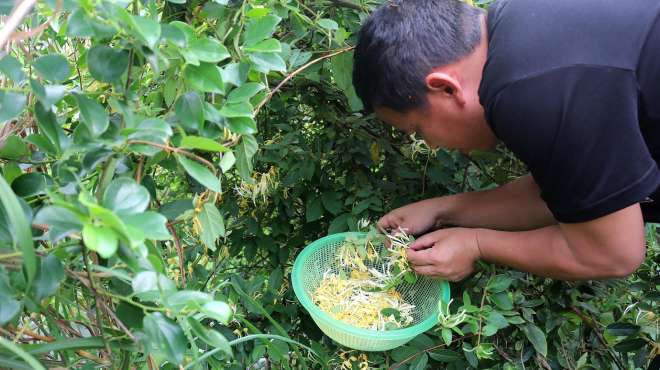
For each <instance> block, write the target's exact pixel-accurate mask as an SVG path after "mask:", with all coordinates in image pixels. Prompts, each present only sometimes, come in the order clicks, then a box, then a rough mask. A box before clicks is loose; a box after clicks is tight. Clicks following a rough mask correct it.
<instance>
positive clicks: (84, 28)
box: [66, 8, 94, 38]
mask: <svg viewBox="0 0 660 370" xmlns="http://www.w3.org/2000/svg"><path fill="white" fill-rule="evenodd" d="M66 35H67V36H69V37H83V38H89V37H92V36H94V27H93V26H92V21H91V20H90V19H89V17H88V16H87V14H86V13H85V11H84V10H83V9H81V8H78V9H76V10H74V11H73V12H72V13H71V15H70V16H69V20H68V22H67V28H66Z"/></svg>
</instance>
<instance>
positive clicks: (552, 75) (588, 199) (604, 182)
mask: <svg viewBox="0 0 660 370" xmlns="http://www.w3.org/2000/svg"><path fill="white" fill-rule="evenodd" d="M659 13H660V1H658V0H632V1H621V0H579V1H577V0H500V1H498V2H496V3H494V4H492V5H491V7H490V8H489V11H488V36H489V46H488V59H487V62H486V65H485V67H484V74H483V79H482V82H481V86H480V88H479V97H480V100H481V104H482V105H483V106H484V109H485V111H486V118H487V120H488V122H489V124H490V126H491V127H492V129H493V131H494V132H495V134H496V135H497V137H498V138H499V139H500V140H502V141H503V142H504V143H505V144H506V145H507V147H508V148H509V149H511V150H512V151H513V152H514V153H515V154H516V155H517V156H518V157H519V158H520V159H521V160H522V161H523V162H525V164H526V165H527V166H528V168H529V170H530V172H531V174H532V176H533V177H534V179H535V180H536V182H537V183H538V184H539V187H540V188H541V196H542V198H543V199H544V200H545V201H546V203H547V204H548V207H549V208H550V210H551V211H552V213H553V214H554V216H555V217H556V219H557V220H558V221H560V222H569V223H570V222H582V221H589V220H593V219H595V218H598V217H601V216H605V215H607V214H609V213H612V212H615V211H617V210H620V209H623V208H625V207H627V206H630V205H632V204H634V203H637V202H643V201H645V200H648V198H647V197H648V196H649V195H651V198H653V197H654V195H653V194H652V193H654V191H655V190H656V189H657V188H658V186H659V185H660V171H659V170H658V164H657V161H658V160H659V159H660V22H658V21H657V18H658V14H659ZM652 207H658V209H659V210H660V196H659V197H658V199H657V200H655V202H654V204H653V206H651V207H650V206H648V205H647V204H643V210H644V215H645V220H646V221H651V220H650V218H654V217H652V216H650V215H651V213H653V212H652V211H651V210H650V208H652ZM657 214H658V215H660V212H657ZM659 219H660V217H659ZM654 221H655V220H654Z"/></svg>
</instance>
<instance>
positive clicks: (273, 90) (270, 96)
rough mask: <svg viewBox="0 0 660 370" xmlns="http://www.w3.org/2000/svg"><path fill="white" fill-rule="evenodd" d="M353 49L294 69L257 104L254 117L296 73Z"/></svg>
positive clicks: (341, 51)
mask: <svg viewBox="0 0 660 370" xmlns="http://www.w3.org/2000/svg"><path fill="white" fill-rule="evenodd" d="M354 48H355V46H350V47H347V48H344V49H340V50H337V51H335V52H332V53H330V54H326V55H323V56H321V57H318V58H316V59H314V60H312V61H310V62H307V63H306V64H304V65H303V66H301V67H299V68H298V69H296V70H295V71H293V72H291V73H289V74H288V75H287V76H286V77H284V79H283V80H282V81H280V83H279V84H277V86H275V88H274V89H272V90H271V91H270V92H269V93H268V95H266V97H265V98H264V99H263V100H262V101H261V102H259V104H258V105H257V107H256V108H255V109H254V115H255V116H256V115H257V114H259V111H260V110H261V108H263V106H264V105H266V103H268V101H269V100H270V99H271V98H272V97H273V95H275V93H276V92H278V91H279V90H280V89H281V88H282V86H284V84H286V83H287V82H289V80H291V79H292V78H294V77H295V76H296V75H297V74H298V73H300V72H302V71H304V70H305V69H307V68H309V67H310V66H312V65H314V64H316V63H318V62H320V61H322V60H324V59H328V58H332V57H334V56H335V55H339V54H342V53H345V52H347V51H350V50H353V49H354Z"/></svg>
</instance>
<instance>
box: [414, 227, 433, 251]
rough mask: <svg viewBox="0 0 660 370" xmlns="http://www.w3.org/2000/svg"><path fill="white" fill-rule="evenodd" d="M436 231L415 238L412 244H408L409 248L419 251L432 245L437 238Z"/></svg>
mask: <svg viewBox="0 0 660 370" xmlns="http://www.w3.org/2000/svg"><path fill="white" fill-rule="evenodd" d="M436 233H437V231H435V232H432V233H429V234H426V235H424V236H422V237H420V238H417V239H416V240H415V241H414V242H413V243H412V244H410V249H412V250H414V251H419V250H422V249H428V248H431V247H433V244H435V242H436V241H437V240H438V235H437V234H436Z"/></svg>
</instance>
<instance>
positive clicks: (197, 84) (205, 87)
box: [183, 63, 225, 94]
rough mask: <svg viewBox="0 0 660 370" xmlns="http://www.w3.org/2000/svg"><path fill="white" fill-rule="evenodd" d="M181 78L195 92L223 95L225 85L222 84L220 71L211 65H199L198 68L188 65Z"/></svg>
mask: <svg viewBox="0 0 660 370" xmlns="http://www.w3.org/2000/svg"><path fill="white" fill-rule="evenodd" d="M183 76H184V77H185V79H186V81H187V82H188V85H190V87H192V88H193V89H195V90H198V91H203V92H211V93H216V94H224V91H225V84H224V83H223V82H222V75H221V74H220V69H219V68H218V67H217V66H216V65H215V64H213V63H200V64H199V66H194V65H189V66H187V67H186V69H185V72H184V74H183Z"/></svg>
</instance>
